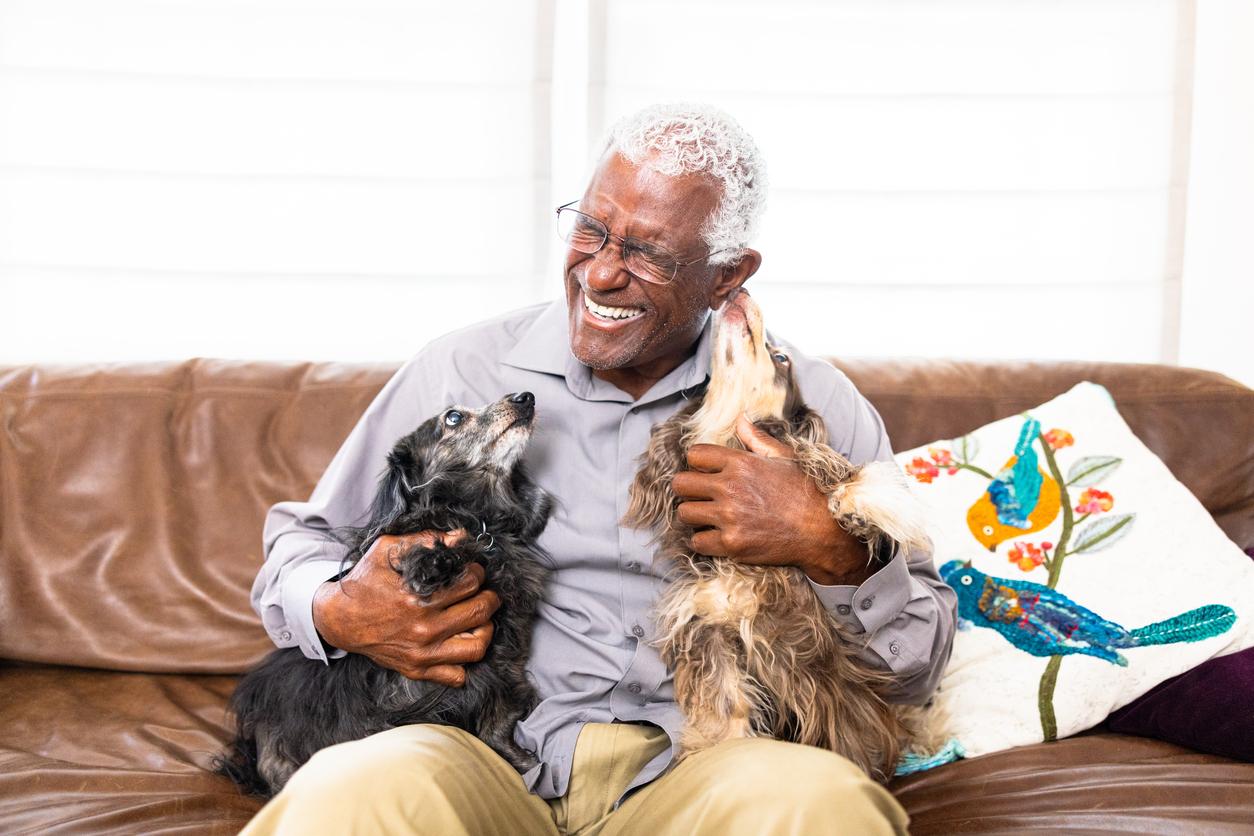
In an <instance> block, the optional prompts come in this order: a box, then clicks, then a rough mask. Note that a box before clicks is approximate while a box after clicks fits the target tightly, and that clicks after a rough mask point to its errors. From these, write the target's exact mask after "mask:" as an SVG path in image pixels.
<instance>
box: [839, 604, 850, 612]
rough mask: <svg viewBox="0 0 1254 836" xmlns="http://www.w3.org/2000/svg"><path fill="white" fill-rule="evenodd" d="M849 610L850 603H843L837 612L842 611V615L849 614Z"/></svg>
mask: <svg viewBox="0 0 1254 836" xmlns="http://www.w3.org/2000/svg"><path fill="white" fill-rule="evenodd" d="M849 611H850V607H849V605H848V604H841V605H840V606H839V607H837V608H836V612H838V613H840V614H841V615H849Z"/></svg>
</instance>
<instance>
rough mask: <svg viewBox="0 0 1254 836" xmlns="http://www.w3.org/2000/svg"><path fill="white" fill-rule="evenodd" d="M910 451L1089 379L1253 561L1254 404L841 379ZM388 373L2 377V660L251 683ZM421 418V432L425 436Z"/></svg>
mask: <svg viewBox="0 0 1254 836" xmlns="http://www.w3.org/2000/svg"><path fill="white" fill-rule="evenodd" d="M838 365H839V366H841V367H842V368H843V369H844V370H845V371H846V372H847V373H848V374H849V375H850V377H851V378H852V379H853V380H854V382H855V383H856V384H857V385H858V386H859V388H860V389H861V390H862V391H863V392H864V393H865V394H866V395H867V397H869V398H870V399H871V401H872V402H873V403H874V404H875V405H876V406H877V408H879V410H880V412H881V414H882V416H883V417H884V420H885V423H886V425H887V427H888V430H889V433H890V436H891V437H892V439H893V442H894V445H895V446H896V447H897V448H898V449H906V448H909V447H913V446H916V445H918V444H922V443H925V442H927V441H932V440H936V439H939V438H950V437H954V436H957V435H961V434H962V433H964V432H966V431H968V430H970V429H973V428H975V427H977V426H979V425H981V424H983V423H986V422H988V421H990V420H993V419H996V418H1000V417H1003V416H1005V415H1008V414H1011V413H1013V412H1015V411H1017V410H1021V409H1023V408H1025V407H1029V406H1032V405H1034V404H1036V403H1039V402H1041V401H1043V400H1046V399H1047V398H1049V397H1052V396H1053V395H1055V394H1057V393H1059V392H1061V391H1063V390H1065V389H1066V388H1068V387H1070V386H1071V385H1073V384H1074V383H1076V382H1078V381H1079V380H1083V379H1089V380H1094V381H1096V382H1099V383H1102V384H1104V385H1106V386H1107V388H1109V389H1110V391H1111V393H1112V394H1113V395H1114V397H1115V400H1116V402H1117V403H1118V405H1119V407H1120V411H1121V412H1122V413H1123V414H1124V416H1125V418H1127V420H1128V422H1129V423H1130V424H1131V425H1132V428H1133V430H1134V431H1135V432H1136V433H1137V434H1138V435H1139V436H1140V437H1141V438H1142V439H1143V440H1144V441H1145V442H1146V444H1148V445H1149V446H1150V447H1151V448H1152V449H1153V450H1154V451H1155V452H1156V453H1158V455H1160V456H1162V457H1163V458H1164V459H1165V460H1166V462H1167V464H1168V466H1169V467H1171V469H1172V470H1173V471H1174V472H1175V473H1176V474H1177V476H1178V477H1179V478H1181V479H1182V480H1183V481H1184V482H1185V484H1187V485H1188V486H1189V488H1190V489H1191V490H1193V491H1194V493H1196V494H1197V496H1198V497H1199V499H1201V501H1202V502H1203V504H1205V505H1206V507H1207V508H1208V509H1210V510H1211V512H1212V514H1214V515H1215V516H1216V518H1217V519H1218V520H1219V522H1220V524H1221V525H1223V526H1224V527H1225V529H1226V530H1227V531H1228V533H1229V536H1231V537H1233V539H1235V540H1237V542H1238V543H1239V544H1240V545H1241V546H1242V547H1245V548H1249V547H1254V428H1252V427H1251V422H1252V417H1251V416H1254V391H1251V390H1249V389H1246V388H1245V387H1243V386H1240V385H1239V384H1237V383H1234V382H1233V381H1230V380H1228V379H1226V378H1224V377H1222V376H1221V375H1217V374H1214V373H1210V372H1199V371H1195V370H1189V369H1176V368H1167V367H1160V366H1126V365H1114V364H1055V363H1045V364H1032V363H1016V364H988V363H985V364H980V363H959V362H947V361H910V360H905V361H870V360H859V361H842V362H840V363H838ZM392 371H394V367H388V366H350V365H337V364H308V363H306V364H265V363H242V362H226V361H213V360H191V361H187V362H183V363H177V364H175V363H168V364H149V365H128V366H94V367H51V366H50V367H19V368H8V369H0V658H5V659H10V660H18V661H25V662H42V663H50V664H66V665H82V666H87V667H99V668H109V669H115V670H136V671H154V672H187V673H235V672H240V671H243V670H246V669H247V668H249V667H250V666H251V665H252V664H254V663H255V662H256V661H257V660H258V659H259V658H260V657H261V656H262V655H263V654H264V653H265V652H267V651H268V650H269V649H270V647H271V646H270V642H269V640H268V639H267V638H266V636H265V634H264V632H263V631H262V630H261V626H260V622H259V620H258V618H257V617H256V615H255V614H254V613H253V612H252V610H251V608H250V607H249V603H248V592H249V588H250V587H251V585H252V581H253V578H254V577H255V575H256V573H257V568H258V566H259V565H260V561H261V527H262V520H263V518H264V516H265V512H266V509H267V508H268V507H269V506H270V505H271V504H273V503H274V502H277V501H279V500H283V499H294V498H297V499H299V498H304V497H306V496H308V494H309V492H310V491H311V490H312V488H313V485H314V483H315V482H316V481H317V479H318V477H319V476H320V475H321V473H322V470H323V469H324V468H325V467H326V465H327V463H328V462H329V461H330V459H331V457H332V456H333V455H334V453H335V451H336V450H337V449H338V447H339V445H340V443H341V442H342V441H343V439H344V438H345V436H347V434H348V432H349V430H350V429H351V428H352V427H353V425H354V424H355V423H356V420H357V417H358V416H359V415H360V414H361V412H362V411H363V410H364V409H365V408H366V406H367V404H368V403H369V402H370V400H371V399H372V398H373V397H374V395H375V393H376V392H377V391H378V390H379V389H380V388H381V387H382V385H383V384H384V383H385V382H386V380H387V378H388V377H389V375H390V374H391V372H392ZM419 417H420V416H415V419H418V418H419Z"/></svg>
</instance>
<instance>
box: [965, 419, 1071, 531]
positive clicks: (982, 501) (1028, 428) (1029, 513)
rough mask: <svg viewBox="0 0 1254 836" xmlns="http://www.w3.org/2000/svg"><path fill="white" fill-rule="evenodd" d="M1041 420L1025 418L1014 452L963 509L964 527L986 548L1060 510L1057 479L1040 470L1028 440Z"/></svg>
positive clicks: (1033, 528) (1046, 520) (1046, 522)
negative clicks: (979, 493) (985, 487)
mask: <svg viewBox="0 0 1254 836" xmlns="http://www.w3.org/2000/svg"><path fill="white" fill-rule="evenodd" d="M1040 431H1041V422H1040V421H1037V420H1036V419H1035V418H1028V419H1027V420H1026V421H1024V422H1023V427H1022V428H1021V429H1020V430H1019V440H1018V441H1017V442H1016V443H1015V452H1014V455H1013V456H1011V457H1010V459H1009V461H1007V462H1006V464H1005V465H1004V466H1003V467H1002V469H1001V470H1000V471H998V473H997V475H996V476H994V477H993V481H991V482H989V483H988V488H987V489H986V490H985V491H984V493H983V494H981V495H980V498H979V499H977V500H976V501H975V504H974V505H972V506H971V508H970V509H969V510H968V511H967V527H968V528H970V529H971V534H972V535H973V536H974V537H975V539H976V540H978V541H979V542H980V543H981V544H982V545H983V546H984V547H985V548H987V549H988V550H989V551H991V552H992V551H997V546H998V544H1000V543H1002V542H1005V541H1006V540H1009V539H1010V538H1012V537H1022V536H1023V535H1025V534H1031V533H1032V532H1034V531H1040V530H1041V529H1043V528H1045V527H1047V526H1048V525H1049V524H1050V523H1052V522H1053V521H1054V520H1055V519H1056V518H1057V517H1058V512H1059V510H1061V508H1062V505H1061V493H1060V491H1059V488H1058V482H1057V481H1055V480H1054V478H1053V477H1052V476H1049V475H1048V474H1046V473H1045V472H1044V471H1042V470H1041V469H1040V466H1039V464H1038V461H1037V455H1036V450H1034V449H1033V448H1032V442H1033V441H1035V440H1036V437H1037V435H1038V434H1039V433H1040Z"/></svg>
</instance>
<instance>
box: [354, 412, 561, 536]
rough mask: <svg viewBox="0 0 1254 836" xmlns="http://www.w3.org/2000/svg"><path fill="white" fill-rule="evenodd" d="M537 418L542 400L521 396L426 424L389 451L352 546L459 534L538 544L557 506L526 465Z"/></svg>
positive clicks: (435, 418)
mask: <svg viewBox="0 0 1254 836" xmlns="http://www.w3.org/2000/svg"><path fill="white" fill-rule="evenodd" d="M535 413H536V409H535V397H534V396H533V395H532V394H531V393H530V392H518V393H515V394H512V395H506V396H505V397H503V398H501V399H500V400H499V401H497V402H495V403H492V404H489V405H488V406H485V407H482V408H480V409H475V408H472V407H465V406H450V407H448V408H447V409H445V410H444V411H442V412H440V413H439V414H438V415H435V416H433V417H431V418H429V419H427V420H426V421H424V422H423V423H422V424H421V425H420V426H419V427H418V429H416V430H414V431H413V432H412V433H410V434H409V435H407V436H404V437H403V438H401V439H400V440H399V441H398V442H396V445H395V446H394V447H393V448H392V451H391V452H390V453H388V459H387V471H386V472H385V473H384V475H383V479H382V481H381V482H380V485H379V491H378V494H377V495H376V496H375V502H374V506H373V507H372V508H371V511H370V519H369V520H368V521H367V522H366V524H365V525H364V526H362V527H360V528H355V529H352V530H351V533H350V536H349V538H348V539H349V540H350V543H351V544H352V545H354V546H356V547H357V548H358V549H364V548H368V547H369V545H370V543H372V542H373V541H374V540H375V538H376V537H378V536H379V535H381V534H409V533H413V532H417V531H424V530H429V529H430V530H438V531H450V530H452V529H455V528H464V529H466V531H467V532H469V533H470V534H471V535H472V536H473V535H474V534H475V533H476V532H479V531H481V530H487V531H490V532H491V533H492V534H493V536H502V535H504V536H513V537H518V538H522V539H526V540H532V539H534V538H535V537H536V536H538V535H539V533H540V531H541V530H542V529H543V528H544V525H545V523H546V522H547V520H548V515H549V511H550V508H551V501H550V499H549V497H548V495H547V494H545V493H544V492H543V491H542V490H540V489H539V488H538V487H537V486H536V485H535V484H534V483H532V481H531V480H530V478H529V477H528V476H527V474H526V473H525V471H524V469H523V467H522V464H521V460H522V454H523V452H524V451H525V450H526V447H527V442H529V441H530V440H531V434H532V429H533V428H534V423H535V422H534V419H535Z"/></svg>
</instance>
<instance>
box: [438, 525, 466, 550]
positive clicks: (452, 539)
mask: <svg viewBox="0 0 1254 836" xmlns="http://www.w3.org/2000/svg"><path fill="white" fill-rule="evenodd" d="M440 539H441V540H443V541H444V545H446V546H456V545H457V544H458V543H460V542H461V541H462V540H465V539H466V529H464V528H454V529H453V530H452V531H445V532H442V533H441V534H440Z"/></svg>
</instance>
